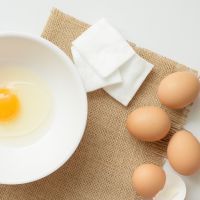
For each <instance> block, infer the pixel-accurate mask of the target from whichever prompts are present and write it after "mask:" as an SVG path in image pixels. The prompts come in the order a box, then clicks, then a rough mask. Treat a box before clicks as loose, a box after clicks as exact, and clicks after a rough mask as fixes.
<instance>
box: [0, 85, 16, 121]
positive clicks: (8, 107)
mask: <svg viewBox="0 0 200 200" xmlns="http://www.w3.org/2000/svg"><path fill="white" fill-rule="evenodd" d="M19 105H20V104H19V99H18V97H17V96H16V95H15V94H14V93H12V91H10V90H9V89H6V88H0V121H9V120H11V119H13V117H15V116H16V115H17V113H18V111H19Z"/></svg>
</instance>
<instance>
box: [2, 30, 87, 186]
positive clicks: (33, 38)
mask: <svg viewBox="0 0 200 200" xmlns="http://www.w3.org/2000/svg"><path fill="white" fill-rule="evenodd" d="M9 37H11V38H20V39H27V40H31V41H34V42H38V43H40V44H42V45H43V46H45V47H47V48H48V49H51V50H52V51H53V52H54V53H56V54H57V55H58V56H59V57H60V58H61V59H62V60H63V61H64V62H65V63H66V65H68V67H70V68H71V71H72V73H73V75H74V77H75V79H76V81H77V83H78V84H79V86H80V94H81V95H82V104H83V105H84V109H83V112H84V116H83V117H84V120H82V123H81V128H80V130H81V134H80V138H77V140H76V144H75V145H74V146H73V148H72V149H71V150H70V152H68V153H67V154H66V158H65V159H64V160H63V161H62V162H60V163H59V164H58V165H57V166H56V167H54V168H53V169H52V170H46V171H45V173H43V175H40V176H38V177H36V178H34V177H31V176H30V177H29V179H26V180H24V181H6V182H5V181H3V182H2V181H0V184H5V185H18V184H25V183H31V182H34V181H37V180H40V179H42V178H45V177H47V176H49V175H50V174H52V173H53V172H55V171H57V170H58V169H59V168H60V167H62V166H63V165H64V164H65V163H66V162H67V161H68V160H69V159H70V158H71V156H72V155H73V154H74V152H75V151H76V149H77V148H78V146H79V144H80V142H81V140H82V138H83V135H84V132H85V129H86V125H87V118H88V99H87V93H86V91H85V89H84V86H83V83H82V80H81V77H80V75H79V73H78V70H77V69H76V67H74V64H73V62H72V60H71V59H70V58H69V56H68V55H67V54H65V52H64V51H62V50H61V49H60V48H59V47H58V46H56V45H55V44H53V43H52V42H50V41H49V40H47V39H45V38H42V37H41V36H37V35H34V34H30V33H24V32H14V31H9V32H5V31H4V32H0V39H1V38H9Z"/></svg>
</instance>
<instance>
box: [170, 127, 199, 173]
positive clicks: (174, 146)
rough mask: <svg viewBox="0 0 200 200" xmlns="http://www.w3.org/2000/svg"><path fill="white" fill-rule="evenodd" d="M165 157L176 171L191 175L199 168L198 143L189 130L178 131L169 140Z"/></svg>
mask: <svg viewBox="0 0 200 200" xmlns="http://www.w3.org/2000/svg"><path fill="white" fill-rule="evenodd" d="M167 157H168V160H169V163H170V164H171V166H172V167H173V168H174V170H176V171H177V172H178V173H180V174H182V175H192V174H194V173H195V172H197V171H198V170H199V168H200V143H199V141H198V140H197V139H196V138H195V137H194V136H193V135H192V134H191V133H190V132H188V131H184V130H182V131H179V132H177V133H175V134H174V135H173V137H172V138H171V140H170V142H169V145H168V148H167Z"/></svg>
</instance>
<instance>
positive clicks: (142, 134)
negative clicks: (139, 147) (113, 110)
mask: <svg viewBox="0 0 200 200" xmlns="http://www.w3.org/2000/svg"><path fill="white" fill-rule="evenodd" d="M170 126H171V122H170V119H169V117H168V115H167V113H166V112H165V111H163V110H162V109H161V108H158V107H154V106H145V107H141V108H138V109H136V110H135V111H133V112H132V113H130V114H129V116H128V119H127V128H128V131H129V132H130V133H131V134H132V135H133V136H135V137H136V138H138V139H140V140H143V141H149V142H153V141H157V140H160V139H162V138H164V137H165V136H166V135H167V134H168V132H169V130H170Z"/></svg>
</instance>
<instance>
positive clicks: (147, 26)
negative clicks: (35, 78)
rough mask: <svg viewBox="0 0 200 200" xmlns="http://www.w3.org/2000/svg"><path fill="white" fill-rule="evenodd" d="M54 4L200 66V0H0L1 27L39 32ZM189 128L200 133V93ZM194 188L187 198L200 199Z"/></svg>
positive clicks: (80, 17)
mask: <svg viewBox="0 0 200 200" xmlns="http://www.w3.org/2000/svg"><path fill="white" fill-rule="evenodd" d="M52 7H57V8H59V9H61V10H62V11H64V12H66V13H68V14H71V15H73V16H75V17H77V18H79V19H81V20H83V21H85V22H88V23H94V22H95V21H97V20H98V19H100V18H101V17H105V18H107V19H108V20H109V21H110V22H111V23H112V24H113V25H114V26H115V27H116V28H118V29H119V30H120V32H121V33H122V34H123V35H124V37H125V38H127V39H129V40H131V41H133V42H135V43H136V44H137V45H139V46H142V47H146V48H149V49H151V50H153V51H156V52H159V53H160V54H162V55H164V56H167V57H169V58H172V59H175V60H176V61H178V62H180V63H183V64H186V65H188V66H191V67H193V68H196V69H199V70H200V1H199V0H167V1H162V0H151V1H149V0H32V1H31V0H0V31H20V32H28V33H32V34H37V35H40V33H41V32H42V30H43V27H44V25H45V23H46V21H47V18H48V16H49V14H50V10H51V9H52ZM186 128H187V129H189V130H190V131H192V132H193V133H194V134H199V135H200V99H199V100H197V102H196V103H195V105H194V106H193V108H192V112H191V115H190V117H189V119H188V123H187V125H186ZM191 182H194V183H193V184H196V185H195V186H197V184H198V185H200V182H199V180H198V183H196V182H197V180H194V181H190V183H191ZM192 188H193V186H192V184H190V189H189V190H191V189H192ZM195 188H196V187H195ZM195 191H196V192H194V191H193V192H191V193H190V194H189V195H191V194H192V195H193V196H188V197H187V200H199V198H200V186H199V189H198V188H197V189H196V190H195ZM195 195H196V196H195Z"/></svg>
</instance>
